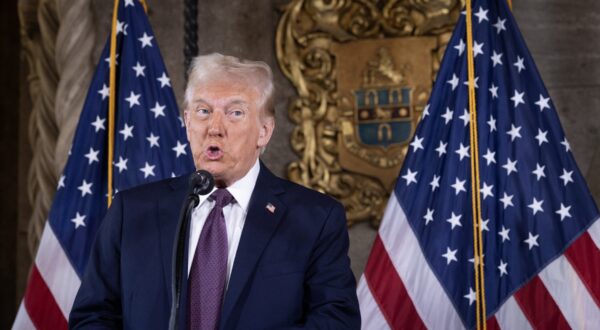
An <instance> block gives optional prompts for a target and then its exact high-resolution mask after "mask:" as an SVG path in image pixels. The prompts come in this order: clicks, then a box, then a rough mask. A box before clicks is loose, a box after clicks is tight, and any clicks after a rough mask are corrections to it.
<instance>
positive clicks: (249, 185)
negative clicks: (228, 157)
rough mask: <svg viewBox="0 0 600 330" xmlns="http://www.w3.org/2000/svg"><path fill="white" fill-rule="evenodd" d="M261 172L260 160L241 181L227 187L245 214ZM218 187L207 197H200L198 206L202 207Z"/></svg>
mask: <svg viewBox="0 0 600 330" xmlns="http://www.w3.org/2000/svg"><path fill="white" fill-rule="evenodd" d="M259 172H260V161H259V160H258V158H257V159H256V162H255V163H254V165H253V166H252V167H251V168H250V170H249V171H248V172H247V173H246V175H244V176H243V177H242V178H241V179H239V180H237V181H236V182H234V183H233V184H232V185H230V186H229V187H227V188H226V189H227V191H229V193H230V194H231V195H232V196H233V198H235V201H236V202H237V203H238V204H239V205H240V206H241V207H242V209H243V210H244V212H247V210H248V204H250V197H251V196H252V192H253V191H254V187H255V186H256V180H257V179H258V173H259ZM215 190H217V187H214V188H213V190H212V191H211V192H210V193H209V194H206V195H201V196H200V203H199V204H198V206H200V205H202V203H204V201H205V200H207V199H208V196H210V195H211V194H212V193H213V192H214V191H215Z"/></svg>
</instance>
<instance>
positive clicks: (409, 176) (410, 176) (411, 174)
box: [402, 168, 419, 186]
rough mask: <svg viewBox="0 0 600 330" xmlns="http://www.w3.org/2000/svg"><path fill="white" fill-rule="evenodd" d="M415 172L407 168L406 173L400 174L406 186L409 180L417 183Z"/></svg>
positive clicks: (408, 184)
mask: <svg viewBox="0 0 600 330" xmlns="http://www.w3.org/2000/svg"><path fill="white" fill-rule="evenodd" d="M417 173H419V172H418V171H415V172H413V171H411V170H410V168H409V169H408V170H407V173H406V174H404V175H403V176H402V178H403V179H404V180H406V186H410V184H411V182H414V183H417V179H416V177H417Z"/></svg>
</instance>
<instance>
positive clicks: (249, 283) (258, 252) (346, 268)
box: [69, 164, 360, 329]
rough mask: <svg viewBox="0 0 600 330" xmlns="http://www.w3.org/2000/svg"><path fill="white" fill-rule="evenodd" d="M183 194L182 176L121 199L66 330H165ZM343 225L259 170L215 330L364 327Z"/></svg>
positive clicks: (320, 200) (322, 204)
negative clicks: (80, 329) (123, 329)
mask: <svg viewBox="0 0 600 330" xmlns="http://www.w3.org/2000/svg"><path fill="white" fill-rule="evenodd" d="M186 193H187V177H181V178H175V179H168V180H163V181H160V182H156V183H152V184H149V185H145V186H140V187H137V188H133V189H131V190H128V191H123V192H121V193H119V194H117V196H116V197H115V199H114V202H113V204H112V206H111V208H110V209H109V211H108V213H107V215H106V218H105V219H104V220H103V223H102V225H101V228H100V230H99V232H98V236H97V237H96V241H95V243H94V247H93V249H92V252H91V255H90V259H89V263H88V266H87V270H86V273H85V275H84V277H83V279H82V283H81V288H80V289H79V292H78V293H77V297H76V299H75V303H74V306H73V309H72V311H71V315H70V319H69V323H70V326H71V328H88V327H94V328H105V327H106V328H127V329H166V328H167V327H168V322H169V312H170V306H171V265H172V248H173V242H174V238H175V231H176V225H177V220H178V216H179V209H180V207H181V205H182V202H183V200H184V198H185V195H186ZM269 203H271V204H272V205H273V206H275V211H274V212H273V213H271V212H270V211H269V210H268V209H267V208H266V206H267V205H268V204H269ZM345 219H346V218H345V213H344V208H343V207H342V205H341V204H340V203H339V202H337V201H335V200H334V199H332V198H330V197H327V196H325V195H323V194H320V193H317V192H315V191H312V190H309V189H306V188H304V187H302V186H299V185H296V184H294V183H291V182H289V181H286V180H283V179H280V178H277V177H276V176H274V175H273V174H272V173H271V172H270V171H269V170H268V169H266V167H265V166H264V165H263V164H261V169H260V173H259V176H258V179H257V182H256V187H255V189H254V191H253V193H252V197H251V200H250V205H249V208H248V214H247V217H246V221H245V224H244V228H243V231H242V236H241V239H240V243H239V247H238V250H237V253H236V257H235V261H234V265H233V270H232V273H231V278H230V281H229V286H228V288H227V291H226V293H225V297H224V302H223V308H222V311H221V321H220V329H281V328H294V327H298V328H300V327H305V328H311V329H314V328H334V329H358V328H360V315H359V310H358V302H357V298H356V291H355V290H356V282H355V279H354V276H353V274H352V272H351V270H350V261H349V258H348V232H347V229H346V221H345ZM186 251H187V249H186ZM185 260H187V258H186V259H185ZM184 264H185V265H187V262H184ZM185 274H187V272H185ZM184 301H185V300H184ZM183 305H184V306H185V303H184V304H183Z"/></svg>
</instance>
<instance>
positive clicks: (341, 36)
mask: <svg viewBox="0 0 600 330" xmlns="http://www.w3.org/2000/svg"><path fill="white" fill-rule="evenodd" d="M461 7H462V1H460V0H389V1H377V0H352V1H351V0H292V1H290V2H289V3H288V4H287V5H285V6H284V7H283V8H282V11H283V12H282V16H281V19H280V21H279V24H278V27H277V34H276V52H277V60H278V62H279V65H280V67H281V69H282V71H283V73H284V74H285V75H286V76H287V77H288V79H290V81H291V82H292V83H293V85H294V86H295V88H296V90H297V93H298V97H297V98H296V99H295V100H293V101H292V102H291V103H290V105H289V108H288V114H289V117H290V119H291V120H292V121H293V122H294V123H295V124H296V126H295V128H294V129H293V132H292V134H291V137H290V138H291V146H292V149H293V150H294V152H296V153H297V154H298V156H299V159H298V160H297V161H294V162H292V163H291V164H290V165H289V166H288V177H289V178H290V179H291V180H293V181H295V182H298V183H300V184H303V185H305V186H308V187H311V188H313V189H317V190H319V191H322V192H325V193H328V194H331V195H333V196H335V197H336V198H338V199H339V200H340V201H341V202H342V203H343V204H344V206H345V208H346V212H347V217H348V224H349V225H352V224H353V223H355V222H358V221H364V220H368V221H371V223H372V224H373V225H374V226H377V225H378V222H379V221H380V219H381V215H382V213H383V209H384V207H385V202H386V201H387V198H388V196H389V190H390V189H391V187H389V186H386V185H385V184H383V183H382V182H381V180H377V179H376V178H373V177H372V176H368V175H365V174H360V173H356V172H351V171H348V170H346V169H344V168H343V167H342V166H341V165H340V163H339V154H338V153H339V150H338V139H343V138H344V136H343V132H344V131H346V132H352V130H353V129H354V128H353V127H346V128H347V129H346V130H344V129H343V128H342V127H341V126H342V125H348V122H347V121H344V120H343V118H350V117H352V116H354V114H353V112H352V111H353V110H352V109H353V104H352V101H351V100H349V99H348V97H347V96H346V95H341V94H340V93H339V91H338V89H337V88H338V86H337V82H336V75H337V67H336V64H337V60H338V59H337V58H336V54H335V53H334V52H332V47H333V44H334V43H347V42H351V41H357V40H366V39H385V38H399V37H415V36H417V37H418V36H427V37H435V40H436V47H435V49H434V52H433V54H432V55H433V56H432V60H431V68H432V70H431V72H432V77H431V80H433V78H434V76H435V73H436V72H437V70H438V68H439V63H440V61H441V58H442V54H443V52H444V50H445V48H446V44H447V42H448V40H449V38H450V35H451V30H452V28H453V27H454V24H455V22H456V20H457V18H458V16H459V15H460V8H461ZM346 56H352V54H346ZM381 56H386V54H381ZM382 63H384V64H385V62H382ZM383 69H385V68H383ZM357 72H359V70H358V69H357ZM384 72H387V74H388V75H389V77H390V78H391V79H402V78H403V77H402V72H401V71H400V72H392V71H389V70H388V71H384ZM429 92H430V87H424V86H415V89H414V90H413V92H412V93H413V94H412V95H413V100H414V104H415V116H418V115H420V113H421V112H422V111H423V105H424V104H425V102H426V101H427V98H428V97H429ZM384 126H385V125H384ZM378 133H379V134H380V135H381V136H380V138H382V139H384V138H388V137H389V127H383V126H382V128H381V129H380V132H378ZM352 145H353V144H352V141H349V140H348V146H350V147H351V148H352ZM355 147H356V148H359V147H360V146H355ZM357 152H358V151H357ZM361 152H363V153H364V154H365V157H376V155H375V154H369V153H370V151H368V150H364V151H361ZM405 154H406V147H405V146H404V147H402V148H400V149H399V150H398V152H397V154H396V155H395V156H394V157H392V158H391V159H382V160H381V165H383V166H384V167H385V166H388V167H393V166H394V165H398V163H399V162H401V161H402V160H403V159H404V155H405Z"/></svg>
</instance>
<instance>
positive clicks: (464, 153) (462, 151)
mask: <svg viewBox="0 0 600 330" xmlns="http://www.w3.org/2000/svg"><path fill="white" fill-rule="evenodd" d="M469 148H470V147H469V146H463V144H462V142H461V143H460V148H458V149H457V150H456V151H454V152H456V153H457V154H458V155H459V156H460V160H463V158H465V157H467V158H469V157H471V156H469Z"/></svg>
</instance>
